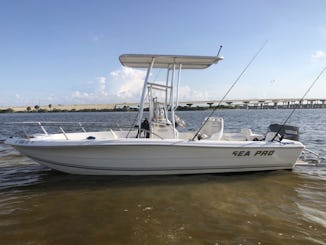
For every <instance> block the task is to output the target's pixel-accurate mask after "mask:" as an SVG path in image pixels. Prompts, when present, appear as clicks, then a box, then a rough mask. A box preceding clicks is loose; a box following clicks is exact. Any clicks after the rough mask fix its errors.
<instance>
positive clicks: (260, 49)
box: [191, 40, 268, 141]
mask: <svg viewBox="0 0 326 245" xmlns="http://www.w3.org/2000/svg"><path fill="white" fill-rule="evenodd" d="M267 42H268V40H266V41H265V42H264V43H263V45H262V46H261V47H260V48H259V50H258V51H257V52H256V53H255V55H254V56H253V57H252V58H251V60H250V61H249V63H248V64H247V66H246V67H245V68H244V69H243V70H242V72H241V73H240V74H239V76H238V77H237V79H235V81H234V82H233V83H232V85H231V87H230V88H229V89H228V91H227V92H226V93H225V95H224V96H223V98H222V99H221V100H220V101H219V102H218V104H217V105H216V106H215V108H214V109H213V110H212V112H211V113H210V114H209V115H208V117H206V120H205V121H204V123H202V125H201V126H200V128H199V129H198V130H197V132H196V133H195V135H194V137H192V139H191V140H192V141H193V140H194V139H195V138H196V137H197V135H198V134H199V132H200V130H201V129H202V128H203V127H204V126H205V124H206V123H207V121H208V118H209V117H211V116H212V115H213V113H214V112H215V111H216V110H217V108H218V107H219V106H220V105H221V104H222V102H223V101H224V99H225V97H226V96H227V95H228V94H229V93H230V92H231V90H232V88H233V87H234V86H235V85H236V84H237V82H238V81H239V80H240V78H241V77H242V75H243V74H244V73H245V72H246V70H247V69H248V68H249V66H250V65H251V64H252V62H254V60H255V59H256V57H257V56H258V55H259V53H260V52H261V51H262V50H263V49H264V48H265V46H266V44H267ZM221 48H222V46H220V50H221ZM220 50H219V51H218V54H219V53H220Z"/></svg>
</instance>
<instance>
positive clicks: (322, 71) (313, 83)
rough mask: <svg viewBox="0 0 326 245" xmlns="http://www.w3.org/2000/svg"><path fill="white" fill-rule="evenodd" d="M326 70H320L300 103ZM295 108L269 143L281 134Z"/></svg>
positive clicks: (325, 68)
mask: <svg viewBox="0 0 326 245" xmlns="http://www.w3.org/2000/svg"><path fill="white" fill-rule="evenodd" d="M325 70H326V66H325V67H324V68H323V69H322V70H321V72H320V73H319V74H318V76H317V77H316V78H315V80H314V81H313V82H312V84H311V85H310V87H309V88H308V90H307V91H306V92H305V93H304V95H303V96H302V98H301V99H300V103H302V101H303V100H304V98H305V97H306V95H307V94H308V93H309V92H310V90H311V89H312V87H313V86H314V85H315V84H316V82H317V81H318V80H319V78H320V77H321V75H322V74H323V73H324V72H325ZM296 109H297V108H293V110H292V111H291V113H290V114H289V116H288V117H287V118H286V119H285V121H284V122H283V124H282V125H281V127H280V128H279V129H278V131H277V132H276V134H275V135H274V137H273V139H272V140H271V141H274V140H275V138H276V137H277V135H278V134H279V133H280V132H281V130H282V129H283V128H284V126H285V124H286V123H287V121H288V120H289V119H290V118H291V116H292V115H293V113H294V112H295V110H296ZM281 140H282V138H281V139H280V141H281Z"/></svg>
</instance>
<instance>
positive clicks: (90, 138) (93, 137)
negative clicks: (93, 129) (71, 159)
mask: <svg viewBox="0 0 326 245" xmlns="http://www.w3.org/2000/svg"><path fill="white" fill-rule="evenodd" d="M86 139H87V140H95V139H96V137H95V136H88V137H87V138H86Z"/></svg>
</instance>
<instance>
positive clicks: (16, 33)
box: [0, 0, 326, 106]
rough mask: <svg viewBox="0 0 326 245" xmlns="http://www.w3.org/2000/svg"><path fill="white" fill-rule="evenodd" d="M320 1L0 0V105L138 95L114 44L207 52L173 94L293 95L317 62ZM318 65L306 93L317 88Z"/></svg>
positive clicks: (122, 48) (325, 41)
mask: <svg viewBox="0 0 326 245" xmlns="http://www.w3.org/2000/svg"><path fill="white" fill-rule="evenodd" d="M325 10H326V1H324V0H310V1H306V0H305V1H304V0H287V1H281V0H271V1H267V0H260V1H258V0H257V1H254V0H243V1H240V0H238V1H236V0H229V1H217V0H215V1H214V0H211V1H205V0H203V1H195V0H185V1H183V0H179V1H172V0H165V1H150V0H147V1H146V0H137V1H131V0H130V1H126V0H121V1H120V0H119V1H113V0H112V1H109V0H106V1H96V0H95V1H77V0H65V1H61V0H56V1H50V0H48V1H46V0H20V1H18V0H17V1H16V0H1V1H0V32H1V35H0V38H1V39H0V40H1V45H0V85H1V90H0V106H11V105H17V106H18V105H23V106H27V105H31V106H32V105H35V104H39V103H40V104H41V105H47V104H50V103H51V104H54V105H55V104H81V103H85V104H89V103H114V102H121V103H122V102H126V101H134V102H137V101H138V99H139V91H140V87H141V80H142V78H143V76H144V71H142V70H132V69H125V68H123V67H122V66H121V65H120V63H119V60H118V57H119V55H120V54H123V53H155V54H187V55H216V53H217V51H218V47H219V45H223V49H222V52H221V55H223V56H224V58H225V59H224V61H222V62H221V63H219V64H218V65H216V66H213V67H212V68H209V69H208V70H205V71H190V72H187V71H185V72H184V73H183V75H182V78H183V80H182V84H181V85H182V87H181V89H180V91H181V98H182V99H184V100H189V99H191V100H196V99H198V100H203V99H219V98H221V97H222V96H223V94H224V93H225V92H226V90H227V89H228V87H229V86H230V85H231V84H232V82H233V81H234V80H235V79H236V77H237V76H238V74H239V73H240V72H241V71H242V69H243V68H244V67H245V66H246V64H247V63H248V62H249V60H250V59H251V58H252V57H253V55H254V54H255V52H256V51H257V50H258V49H259V48H260V46H261V45H262V43H263V42H264V41H265V40H268V43H267V45H266V47H265V48H264V50H263V51H262V53H261V54H260V55H259V56H258V58H257V59H256V60H255V62H254V64H253V65H252V66H251V67H250V68H249V70H248V72H247V73H246V74H245V75H244V77H243V78H242V79H241V80H240V81H239V83H238V84H237V86H236V87H235V88H234V89H233V90H232V91H231V93H230V95H229V96H228V98H230V99H232V98H233V99H235V98H249V99H250V98H275V97H278V98H279V97H302V95H303V94H304V92H305V91H306V89H307V88H308V87H309V85H310V84H311V82H312V81H313V79H314V78H315V77H316V76H317V75H318V73H319V72H320V71H321V69H322V68H323V67H324V66H325V65H326V15H325ZM325 92H326V74H324V76H322V77H321V78H320V80H319V81H318V83H317V84H316V86H315V87H314V88H313V89H312V90H311V92H310V93H309V94H308V97H319V98H325V97H326V93H325Z"/></svg>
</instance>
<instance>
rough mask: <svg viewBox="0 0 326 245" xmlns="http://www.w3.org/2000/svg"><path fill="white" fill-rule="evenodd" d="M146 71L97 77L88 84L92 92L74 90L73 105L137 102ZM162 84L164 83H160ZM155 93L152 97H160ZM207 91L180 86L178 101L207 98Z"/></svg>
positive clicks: (128, 70) (124, 69) (116, 72)
mask: <svg viewBox="0 0 326 245" xmlns="http://www.w3.org/2000/svg"><path fill="white" fill-rule="evenodd" d="M145 75H146V71H144V70H137V69H133V68H128V67H122V68H121V69H119V70H115V71H112V72H110V74H109V75H108V76H107V77H104V76H101V77H97V78H96V81H92V82H90V84H91V85H92V90H89V91H82V90H76V91H74V92H73V93H72V94H71V98H72V100H73V102H74V103H92V104H93V103H116V102H138V101H139V99H140V96H141V92H142V88H143V84H144V78H145ZM161 83H162V84H163V83H164V82H161ZM161 95H162V93H159V92H158V93H156V94H154V96H161ZM209 97H210V96H209V93H208V92H207V91H197V90H193V89H191V88H190V87H189V86H180V88H179V100H180V101H186V100H187V101H189V100H191V101H193V100H205V99H207V98H209Z"/></svg>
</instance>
